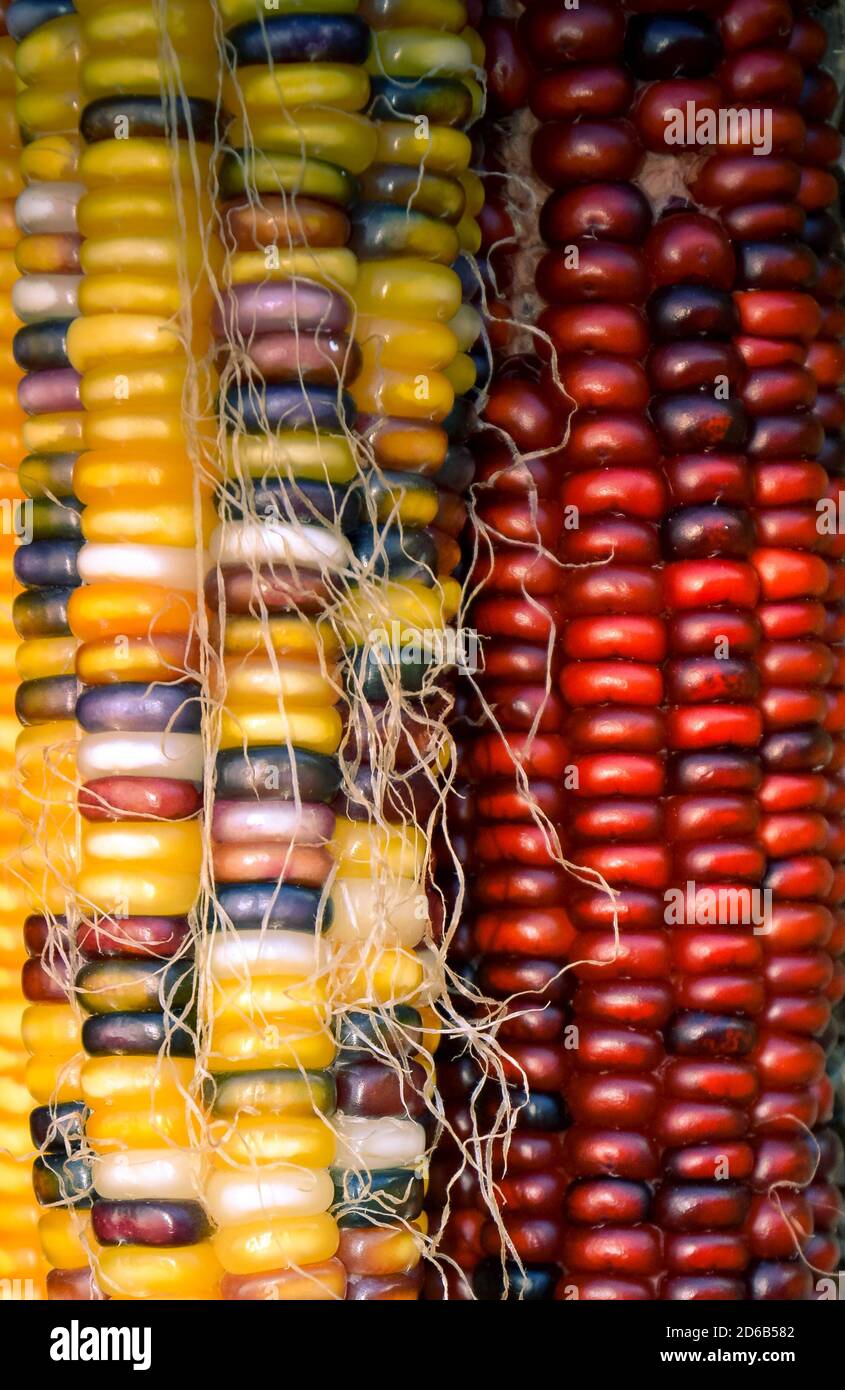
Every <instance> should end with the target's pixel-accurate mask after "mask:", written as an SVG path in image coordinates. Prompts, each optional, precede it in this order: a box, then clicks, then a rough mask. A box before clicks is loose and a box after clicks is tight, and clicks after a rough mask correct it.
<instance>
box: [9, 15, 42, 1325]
mask: <svg viewBox="0 0 845 1390" xmlns="http://www.w3.org/2000/svg"><path fill="white" fill-rule="evenodd" d="M0 53H1V54H2V57H0V62H2V77H0V123H2V128H3V132H4V140H3V157H2V161H0V354H2V360H0V466H2V474H0V507H2V540H0V556H1V557H2V558H0V569H1V570H2V586H3V599H2V608H0V654H1V656H2V659H0V692H2V706H0V734H1V735H2V737H0V768H2V777H3V788H4V791H3V804H2V806H0V845H1V846H2V857H3V870H2V878H0V1059H2V1060H0V1151H2V1153H0V1247H2V1255H0V1290H2V1295H0V1296H2V1297H3V1298H22V1297H31V1298H35V1297H43V1294H44V1275H45V1273H46V1270H45V1269H44V1266H43V1261H42V1258H41V1254H40V1250H39V1244H38V1232H37V1220H38V1208H37V1205H36V1203H35V1199H34V1195H33V1192H32V1183H31V1179H30V1171H29V1165H28V1164H27V1162H26V1161H25V1160H26V1157H27V1156H28V1155H29V1153H30V1150H31V1143H30V1137H29V1111H30V1109H31V1108H32V1098H31V1096H30V1094H29V1091H28V1090H27V1088H26V1084H25V1079H24V1078H25V1064H26V1054H25V1052H24V1048H23V1044H22V1042H21V1036H20V1026H21V1015H22V1013H23V1010H24V1007H25V1005H24V997H23V994H22V991H21V981H20V968H21V964H22V962H23V959H24V958H25V957H24V951H23V942H22V940H21V932H20V924H21V921H22V919H23V917H24V916H25V913H26V906H25V903H26V899H25V895H24V891H23V875H22V872H21V866H20V863H19V858H18V853H17V851H18V846H19V841H20V820H19V818H18V816H17V814H16V800H15V790H14V749H15V738H16V736H17V733H18V724H17V720H16V718H15V662H14V657H15V646H16V640H15V630H14V625H13V622H12V596H13V593H14V588H15V583H14V575H13V560H14V549H15V542H16V537H17V536H18V535H19V534H21V535H25V534H26V531H25V522H26V510H25V508H24V509H22V511H21V512H20V513H19V514H18V517H16V516H15V508H16V507H17V505H18V503H19V502H20V501H21V500H22V499H21V492H20V488H19V486H18V482H17V467H18V464H19V462H20V459H21V457H22V453H23V441H22V438H21V423H22V412H21V410H20V407H19V405H18V400H17V389H18V382H19V381H20V376H21V373H20V371H19V369H18V367H17V365H16V363H15V360H14V357H13V354H12V339H13V336H14V330H15V326H16V323H15V319H14V314H13V312H12V302H11V291H12V286H13V284H14V281H15V279H16V278H17V268H16V266H15V262H14V249H15V243H16V241H17V229H16V227H15V197H16V195H17V194H18V193H19V192H20V190H21V187H22V184H21V178H20V138H19V135H18V126H17V118H16V116H15V101H14V39H12V38H11V36H10V35H8V34H7V32H6V26H5V22H4V19H3V14H2V12H0ZM19 521H20V522H21V523H23V524H22V525H19V524H18V523H19Z"/></svg>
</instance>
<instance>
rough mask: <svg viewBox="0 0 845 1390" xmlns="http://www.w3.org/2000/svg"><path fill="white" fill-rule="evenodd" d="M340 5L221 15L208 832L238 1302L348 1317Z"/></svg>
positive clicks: (221, 1162)
mask: <svg viewBox="0 0 845 1390" xmlns="http://www.w3.org/2000/svg"><path fill="white" fill-rule="evenodd" d="M354 11H355V5H354V4H348V3H343V4H340V5H338V6H336V7H334V8H333V10H332V12H331V13H326V7H325V6H324V5H317V4H314V5H305V6H302V5H299V4H297V5H293V6H290V7H289V6H287V5H284V4H283V5H282V7H281V13H275V14H273V15H266V16H265V15H264V14H263V12H262V10H261V8H260V7H256V6H255V4H254V3H228V0H227V2H226V3H224V4H223V5H222V19H223V23H224V25H225V27H226V51H227V53H228V55H229V63H230V67H231V72H230V74H229V76H228V77H227V87H226V101H227V108H228V111H229V114H230V116H231V118H232V125H231V127H230V130H229V132H228V141H229V144H230V147H231V148H230V149H228V150H227V152H226V154H225V155H224V159H223V163H222V166H221V170H220V190H219V191H220V196H221V199H222V202H221V204H220V218H221V222H222V227H223V237H224V245H225V248H226V251H227V253H228V260H227V265H226V268H225V278H226V284H227V288H226V290H225V294H224V300H223V304H222V307H221V311H220V312H219V314H218V316H217V322H216V331H217V337H218V356H219V363H220V372H221V381H220V399H221V418H222V425H223V428H224V431H225V435H224V439H223V445H222V455H223V475H224V477H223V483H222V485H221V488H220V490H219V496H218V504H219V517H220V524H219V526H218V529H217V531H216V532H215V534H214V537H213V539H212V547H211V553H212V559H213V560H214V562H215V565H216V568H215V569H214V570H212V571H211V572H210V574H209V577H208V582H207V594H208V599H209V602H210V604H211V605H212V606H213V607H214V608H216V609H217V610H218V633H217V638H218V646H219V650H220V652H221V657H222V661H221V669H220V679H219V681H218V683H217V689H216V692H215V693H216V695H217V696H218V698H219V700H220V701H221V703H222V705H223V711H222V721H221V727H220V735H221V736H220V741H219V751H218V754H217V776H216V800H215V804H214V812H213V820H212V837H213V855H214V869H215V880H216V889H215V898H216V912H217V921H216V922H215V923H214V926H213V928H212V932H213V934H212V937H211V942H210V963H211V980H212V991H213V994H212V1001H211V1003H212V1021H211V1040H210V1055H209V1068H210V1071H211V1084H210V1087H209V1098H210V1102H211V1105H210V1109H211V1137H212V1145H213V1154H214V1159H213V1165H214V1172H213V1175H212V1177H211V1183H210V1187H209V1193H208V1196H209V1205H210V1208H211V1211H212V1214H213V1216H214V1217H215V1219H216V1221H217V1225H218V1231H217V1234H216V1236H215V1242H214V1243H215V1248H216V1250H217V1253H218V1256H219V1258H220V1262H221V1264H222V1266H223V1269H224V1271H225V1273H224V1277H223V1281H222V1295H223V1297H224V1298H226V1299H268V1298H273V1299H282V1300H285V1301H289V1300H332V1299H339V1298H343V1296H344V1292H345V1285H346V1275H345V1270H344V1267H343V1264H342V1263H341V1262H340V1261H339V1260H338V1259H337V1258H336V1253H337V1249H338V1240H339V1237H338V1230H337V1222H336V1220H335V1218H334V1215H333V1214H332V1212H331V1210H330V1208H331V1207H332V1204H333V1201H334V1186H333V1183H332V1180H331V1176H330V1173H329V1166H330V1164H331V1163H332V1161H333V1159H334V1155H335V1150H336V1141H335V1135H334V1133H333V1129H334V1119H333V1115H334V1110H335V1084H334V1079H333V1077H332V1074H331V1070H330V1067H331V1063H332V1061H333V1059H334V1056H335V1051H336V1048H335V1042H334V1037H333V1033H332V1028H331V989H330V979H329V975H328V969H327V967H328V956H329V951H328V949H327V945H326V940H325V937H324V935H323V934H324V933H325V932H326V931H327V929H328V928H329V926H330V924H331V920H332V914H331V906H330V904H329V903H328V902H327V900H326V895H327V886H328V880H329V876H330V873H331V871H332V868H333V857H332V854H331V841H332V836H333V834H334V830H335V815H334V811H333V808H332V803H333V802H334V799H335V797H336V795H337V791H338V788H339V785H340V773H339V767H338V760H337V756H336V755H337V749H338V746H339V743H340V739H341V732H342V724H341V719H340V715H339V713H338V712H337V710H336V708H335V706H336V704H337V702H338V700H339V698H340V694H341V690H340V687H339V685H338V683H337V675H336V665H337V660H338V656H339V647H338V643H337V641H336V639H335V637H334V635H333V633H332V630H331V626H330V625H325V626H322V625H321V624H320V622H319V618H320V615H321V613H322V612H323V611H324V610H326V609H330V608H331V605H332V602H333V601H334V600H333V594H334V589H335V586H336V583H337V580H336V578H335V576H336V575H337V574H338V573H342V571H343V569H344V566H345V563H346V555H347V541H346V539H345V533H346V532H348V531H349V530H350V529H351V528H352V527H354V525H355V523H356V517H357V514H358V512H359V510H360V499H359V495H358V490H357V488H356V487H355V486H354V480H355V477H356V463H355V456H354V452H353V449H352V445H351V442H350V435H349V427H350V425H351V423H352V420H353V418H354V411H353V408H352V402H351V401H350V399H349V397H348V395H347V394H346V391H345V383H346V378H347V376H348V375H351V374H354V371H355V370H356V367H357V362H358V358H359V354H358V352H357V349H356V348H355V346H354V344H353V343H352V341H351V338H350V323H351V307H350V304H349V298H348V296H349V291H350V290H351V289H352V287H353V285H354V280H355V275H356V261H355V257H354V255H353V253H352V252H351V251H350V249H349V248H348V245H347V243H348V240H349V235H350V224H349V219H348V216H347V212H346V208H347V206H348V204H349V201H350V198H351V196H352V190H353V187H354V178H355V176H356V175H358V174H359V173H360V172H361V171H362V169H363V168H364V167H365V166H366V165H367V164H368V163H369V161H370V159H371V158H372V154H373V150H374V146H375V140H374V135H373V132H372V128H371V126H370V123H369V122H368V121H367V120H366V118H365V117H364V116H363V115H361V114H360V112H361V111H362V109H363V108H364V106H365V105H366V101H367V97H368V92H369V83H368V79H367V75H366V72H365V69H364V61H365V58H366V53H367V46H368V34H367V30H366V27H365V26H364V24H363V23H362V22H361V20H360V19H359V18H358V17H357V16H356V15H355V13H354Z"/></svg>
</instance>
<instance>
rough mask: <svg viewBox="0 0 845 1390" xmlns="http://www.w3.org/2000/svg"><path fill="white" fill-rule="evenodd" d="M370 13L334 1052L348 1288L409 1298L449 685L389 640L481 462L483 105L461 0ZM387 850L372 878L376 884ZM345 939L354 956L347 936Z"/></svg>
mask: <svg viewBox="0 0 845 1390" xmlns="http://www.w3.org/2000/svg"><path fill="white" fill-rule="evenodd" d="M362 13H363V16H364V18H365V19H366V20H367V22H368V23H369V25H370V26H371V28H372V47H371V51H370V57H369V63H368V67H369V71H370V74H371V79H372V92H373V100H372V105H371V108H370V111H371V115H372V117H373V120H374V123H375V130H376V135H377V146H376V151H375V160H374V162H373V163H372V165H371V166H370V167H369V168H368V169H367V170H366V172H365V173H364V175H363V177H362V180H361V186H360V197H359V200H358V202H357V203H356V205H355V207H354V209H353V228H354V232H353V246H354V247H355V250H356V252H357V253H358V256H359V258H360V260H361V266H360V269H359V274H358V280H357V286H356V292H355V301H356V306H357V310H358V315H357V319H356V325H355V329H356V338H357V341H358V342H359V343H360V347H361V358H362V365H361V371H360V374H359V375H358V376H357V377H356V378H355V380H354V381H353V382H352V385H351V394H352V396H353V399H354V400H355V403H356V405H357V407H358V410H359V416H358V429H359V431H360V433H361V436H362V441H363V449H364V454H365V457H366V458H367V461H368V462H369V463H370V464H371V467H370V470H369V471H368V473H367V475H366V477H365V486H366V489H367V494H368V507H367V515H366V517H365V519H364V524H363V525H362V526H361V527H360V528H359V529H358V531H357V533H356V534H355V535H354V536H353V538H352V541H353V546H354V549H355V555H356V559H357V561H358V564H359V566H360V568H361V571H362V576H361V589H360V592H361V595H362V610H363V609H365V608H367V607H368V605H371V607H369V612H370V614H371V617H370V619H369V621H368V622H367V623H366V624H365V623H363V622H362V623H361V624H360V625H359V629H358V631H357V632H353V633H352V634H350V635H351V637H352V639H353V645H352V647H351V649H350V651H349V652H348V653H347V659H348V661H349V662H350V663H351V666H352V673H351V682H350V684H351V689H350V719H349V727H348V734H347V740H346V742H345V744H344V752H345V754H346V756H347V757H348V758H350V759H351V760H352V762H353V765H354V766H356V767H359V771H358V772H357V774H356V777H355V786H354V787H344V792H345V794H346V805H345V808H344V809H345V816H344V818H343V819H342V820H340V821H339V822H338V839H339V842H340V843H341V845H342V854H341V857H340V861H339V864H338V884H337V886H336V889H335V902H336V904H337V905H338V907H339V908H340V912H341V915H342V917H343V918H351V919H352V920H353V921H354V920H355V919H357V925H356V926H355V931H356V933H357V935H358V937H359V938H360V939H361V940H362V944H363V937H362V927H363V923H364V922H365V921H368V922H372V923H373V924H374V927H375V929H374V930H372V928H371V938H372V944H371V945H370V947H369V948H368V949H365V951H364V953H363V959H362V961H361V965H359V966H358V969H357V977H358V978H357V981H356V980H355V979H354V978H351V971H350V969H349V968H347V969H346V971H345V973H346V975H347V976H348V977H350V978H349V980H348V983H347V985H346V988H345V991H344V993H345V998H346V1000H347V1002H348V1005H349V1007H350V1008H351V1010H352V1013H351V1014H350V1016H349V1018H348V1027H347V1028H346V1030H345V1031H344V1033H343V1035H342V1042H343V1044H344V1046H343V1047H342V1050H341V1055H340V1057H339V1065H338V1068H337V1082H338V1121H337V1122H338V1126H339V1130H340V1135H341V1151H340V1155H339V1162H338V1172H337V1176H336V1183H337V1186H338V1192H339V1196H340V1197H341V1200H342V1203H343V1205H342V1207H341V1210H340V1213H339V1224H340V1227H341V1245H340V1257H341V1259H342V1260H343V1261H344V1263H345V1264H346V1268H347V1274H348V1280H347V1297H348V1298H353V1299H356V1300H361V1301H364V1300H367V1301H368V1300H372V1299H378V1300H380V1299H390V1300H394V1299H413V1298H416V1297H417V1296H418V1293H419V1290H420V1287H421V1280H422V1266H421V1263H420V1241H419V1237H418V1236H417V1233H416V1228H419V1229H421V1230H423V1231H424V1230H425V1219H424V1218H423V1217H422V1216H421V1206H422V1192H423V1177H422V1172H423V1160H424V1156H425V1150H426V1146H427V1140H426V1132H425V1129H424V1127H423V1125H422V1124H421V1121H422V1120H423V1119H424V1118H425V1115H426V1110H427V1108H428V1106H427V1103H426V1100H425V1091H426V1089H427V1083H426V1079H425V1063H426V1056H425V1053H426V1050H427V1049H429V1048H431V1046H432V1045H433V1044H434V1043H435V1037H434V1035H433V1034H432V1033H431V1031H430V1020H431V1014H430V1011H428V1010H426V1009H425V1008H421V1007H420V1005H421V1003H422V1002H423V1000H424V997H425V996H424V994H422V993H421V991H420V986H421V985H422V983H423V980H424V975H423V970H424V962H425V958H426V956H425V950H426V948H425V947H423V946H422V943H423V941H424V938H425V937H426V936H427V935H428V934H429V932H430V928H429V925H428V918H429V914H430V913H436V912H437V910H438V904H437V899H436V896H435V895H433V894H431V893H430V892H428V890H429V889H430V887H431V881H432V880H431V876H432V874H433V869H434V860H433V856H428V857H427V856H426V854H425V835H424V831H425V828H426V827H427V826H431V825H432V824H433V823H434V822H433V819H432V817H433V812H434V810H435V804H436V799H437V790H436V781H437V777H438V775H439V774H438V761H439V760H440V759H442V757H443V756H444V754H445V753H446V751H447V750H446V749H445V746H444V745H443V742H442V733H441V727H442V726H441V723H440V721H441V719H442V718H443V716H444V715H445V713H446V711H447V709H448V705H449V703H450V696H449V694H448V691H447V689H446V688H445V687H446V686H447V685H448V675H447V673H446V672H445V671H438V669H437V668H438V666H440V667H442V666H443V662H442V660H440V661H438V660H437V659H436V658H435V660H434V662H433V663H432V660H431V656H426V653H425V650H424V649H423V650H422V651H419V652H416V653H413V654H411V655H410V656H409V658H401V657H400V658H399V659H397V655H396V650H395V648H396V645H397V642H396V638H397V637H398V638H399V643H398V645H400V646H404V645H405V644H408V643H409V639H410V642H411V643H412V641H413V639H414V638H415V637H418V638H423V637H426V636H427V637H428V639H429V641H430V640H431V638H432V637H434V636H437V635H438V634H439V633H441V632H442V631H443V629H444V625H445V621H446V620H448V617H449V615H450V611H453V610H454V601H455V600H454V595H455V591H456V588H457V586H456V583H455V581H454V580H453V579H452V578H451V575H452V573H453V571H454V570H455V568H456V566H457V564H458V562H459V560H460V550H459V547H458V545H457V541H456V537H457V535H458V533H459V531H460V529H461V527H462V525H463V519H464V507H463V504H462V502H461V500H460V496H459V494H460V492H461V491H462V490H463V489H464V488H465V487H466V485H467V483H468V482H469V480H470V478H471V469H472V464H471V459H470V457H469V455H468V453H467V450H466V448H465V446H464V445H463V442H462V441H463V438H464V436H465V434H466V432H467V431H468V429H469V428H470V426H471V421H472V414H471V410H470V409H469V408H468V405H467V403H466V402H465V401H463V400H461V394H462V393H464V392H467V391H469V390H470V389H471V388H472V386H473V385H474V383H475V379H476V368H475V364H474V363H473V361H472V359H471V358H470V356H469V355H468V353H469V349H470V348H471V347H472V346H473V344H474V342H475V339H476V337H477V335H478V331H479V327H480V321H479V319H478V315H477V313H476V312H475V311H474V310H473V309H472V308H471V307H470V305H469V304H468V303H463V304H462V302H461V289H462V279H463V282H464V284H465V285H466V286H467V288H469V287H470V284H471V271H470V267H469V266H468V265H467V264H466V263H465V261H464V260H463V258H462V252H467V251H468V252H471V253H474V251H475V250H476V249H477V246H478V229H477V226H476V225H475V223H474V216H475V214H476V213H477V211H478V209H479V207H480V185H479V183H478V180H477V179H476V178H475V176H474V175H473V174H472V173H470V172H469V170H468V164H469V159H470V153H471V146H470V142H469V139H468V137H467V135H466V134H465V133H464V132H465V129H466V127H467V126H468V125H469V124H470V122H471V120H472V119H473V117H474V116H475V115H477V113H478V110H479V106H480V92H479V89H478V86H477V83H476V80H475V78H474V76H473V65H474V64H476V63H477V62H478V61H479V59H480V50H479V44H478V39H477V36H476V35H475V34H474V32H473V31H472V30H470V29H467V28H466V22H467V14H466V9H465V7H464V5H463V4H460V3H459V4H454V3H451V0H449V2H447V3H434V4H431V5H429V4H427V5H425V6H423V8H422V11H421V12H420V11H419V10H418V9H415V8H414V7H413V6H408V5H407V4H406V3H403V2H402V0H398V2H395V0H376V3H372V4H370V3H367V4H365V5H364V7H363V10H362ZM453 263H456V265H455V270H452V269H450V268H449V267H450V266H452V264H453ZM456 270H457V271H459V272H466V273H465V274H463V276H461V275H460V274H456V273H455V271H456ZM370 596H371V597H370ZM362 617H363V611H362ZM368 629H369V630H368ZM403 630H404V635H402V634H403ZM368 818H372V819H373V820H374V821H375V822H376V823H375V824H372V823H371V824H370V825H369V826H368V825H367V824H366V822H367V820H368ZM409 819H410V820H411V824H408V820H409ZM434 819H435V820H436V817H434ZM380 863H381V864H382V865H383V867H382V868H381V872H380V875H379V877H380V883H379V884H378V885H377V886H374V887H372V888H371V887H368V886H366V885H365V884H364V883H363V882H362V880H363V879H365V878H367V877H374V872H375V871H377V866H379V864H380ZM427 892H428V898H429V900H428V903H427V904H426V900H425V896H424V894H426V893H427ZM415 903H416V904H418V905H417V906H415ZM421 909H422V910H421ZM335 930H336V929H335ZM347 940H348V942H351V938H350V937H349V932H348V928H347ZM417 946H420V947H421V948H422V949H421V952H420V953H418V954H417V955H416V957H415V955H414V952H413V948H414V947H417ZM359 950H360V948H359ZM346 956H347V959H348V962H349V966H353V964H354V957H353V953H352V952H351V951H350V949H349V944H347V946H346ZM361 966H363V969H362V968H361ZM409 1006H411V1009H412V1012H410V1013H409V1011H408V1009H409ZM420 1024H422V1030H423V1031H422V1032H421V1031H420ZM426 1029H428V1033H426V1031H425V1030H426ZM356 1032H358V1033H360V1034H362V1035H363V1037H364V1039H366V1038H369V1049H368V1048H367V1046H366V1044H365V1045H363V1046H362V1044H361V1041H360V1040H358V1039H356V1037H355V1034H356ZM403 1033H404V1034H405V1036H404V1037H403V1036H402V1035H403ZM421 1042H422V1050H421V1051H419V1049H420V1043H421ZM374 1044H375V1050H376V1053H377V1054H378V1053H379V1051H381V1053H382V1056H381V1059H380V1060H376V1061H374V1060H373V1059H372V1057H371V1056H370V1057H368V1056H367V1052H368V1050H369V1051H370V1053H372V1050H373V1045H374ZM418 1051H419V1055H415V1054H417V1053H418ZM385 1052H386V1053H387V1054H388V1055H384V1053H385ZM402 1072H404V1073H405V1075H404V1076H403V1075H402V1074H401V1073H402Z"/></svg>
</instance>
